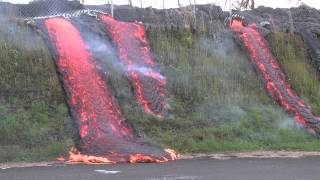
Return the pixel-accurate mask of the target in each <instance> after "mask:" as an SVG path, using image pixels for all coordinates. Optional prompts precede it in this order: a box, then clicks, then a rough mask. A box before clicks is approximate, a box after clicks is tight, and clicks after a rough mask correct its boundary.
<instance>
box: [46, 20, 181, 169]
mask: <svg viewBox="0 0 320 180" xmlns="http://www.w3.org/2000/svg"><path fill="white" fill-rule="evenodd" d="M43 23H44V27H45V31H47V33H48V37H49V41H50V42H51V43H52V44H53V47H54V49H55V51H56V54H57V55H58V56H57V57H56V65H57V69H58V71H59V73H60V78H61V81H62V83H63V87H64V90H65V92H66V94H67V97H68V105H69V108H70V111H71V115H72V118H73V120H74V121H75V122H76V124H77V126H78V129H79V134H80V140H81V142H80V146H78V147H75V148H73V149H72V150H71V151H70V156H69V161H70V162H73V163H107V164H109V163H118V162H131V163H136V162H165V161H168V160H175V159H177V154H176V153H175V152H174V151H173V150H169V149H165V150H161V149H158V148H154V147H150V146H147V145H143V144H141V143H139V138H138V137H137V136H136V135H135V134H134V133H133V131H132V130H131V129H130V128H129V126H128V125H127V124H126V122H125V117H124V115H123V114H122V112H121V110H120V107H119V105H118V104H117V102H116V99H115V97H114V96H113V93H112V91H111V89H110V88H109V87H108V86H107V82H106V80H105V79H103V78H102V77H101V74H100V73H99V69H101V67H99V64H97V63H96V61H95V60H94V58H93V56H92V54H91V53H90V52H89V51H88V50H87V46H86V43H85V42H84V40H83V39H82V37H81V34H80V32H79V31H78V30H77V28H76V27H75V26H74V25H73V24H72V23H71V22H70V21H68V20H66V19H64V18H49V19H45V20H44V22H43ZM125 28H127V27H125ZM140 28H142V27H140ZM139 30H141V29H139ZM142 30H143V29H142ZM130 38H133V41H137V42H139V41H140V40H141V39H138V40H136V39H137V38H138V37H137V36H130ZM143 40H144V41H145V42H144V43H147V42H146V40H145V39H143ZM135 45H136V44H133V46H135ZM139 48H140V49H141V48H143V49H144V48H145V47H139ZM139 48H138V49H139ZM89 49H90V48H89ZM129 50H135V48H133V49H129ZM144 50H147V49H144ZM143 52H145V51H143ZM126 53H128V55H129V54H131V53H132V52H131V51H128V52H126ZM145 53H146V54H145V56H147V57H148V53H147V52H145ZM145 56H144V57H145ZM144 57H140V58H144ZM148 58H149V57H148ZM147 61H150V59H146V62H147ZM150 62H151V61H150ZM154 67H155V64H153V67H150V68H151V69H150V68H149V67H147V68H140V66H139V68H138V66H135V65H130V66H128V71H129V72H130V73H131V75H132V76H133V78H132V79H134V80H135V81H134V87H136V88H138V90H137V91H138V92H137V94H139V95H141V97H139V98H140V99H139V98H138V100H142V99H143V100H145V102H143V103H142V102H141V103H142V104H143V105H145V106H146V107H148V108H149V107H150V113H153V112H154V111H153V109H151V105H150V104H152V102H148V100H150V101H151V100H153V99H152V98H149V99H145V98H144V94H145V92H146V90H145V89H143V87H142V84H143V85H146V86H148V85H149V84H147V82H150V83H151V84H152V85H154V84H156V85H159V87H156V88H160V89H155V90H158V91H156V92H159V93H160V92H161V93H163V94H161V93H160V94H159V96H161V97H162V98H163V99H161V98H160V99H161V100H163V102H165V103H166V100H165V98H166V96H165V94H164V92H163V91H164V89H161V88H165V86H164V85H165V78H164V77H163V76H161V75H160V73H158V72H155V71H154V70H153V69H152V68H154ZM146 75H148V77H145V76H146ZM139 78H144V79H146V81H142V80H141V81H140V79H139ZM142 82H143V83H142ZM152 85H151V86H152ZM149 86H150V85H149ZM152 90H154V89H152ZM161 102H162V101H161ZM161 105H162V104H161ZM160 109H161V111H159V115H160V114H161V113H163V111H164V110H165V108H162V107H160ZM156 112H157V114H158V111H156ZM161 115H162V114H161Z"/></svg>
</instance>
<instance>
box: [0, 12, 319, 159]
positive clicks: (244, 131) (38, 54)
mask: <svg viewBox="0 0 320 180" xmlns="http://www.w3.org/2000/svg"><path fill="white" fill-rule="evenodd" d="M0 24H1V26H0V63H1V66H0V77H1V78H0V102H1V105H0V162H1V161H16V160H32V161H37V160H38V161H39V160H44V159H48V158H53V157H56V156H58V155H60V154H64V153H66V152H67V150H68V148H69V147H70V146H71V145H72V144H73V142H72V140H71V139H72V131H73V129H72V127H71V120H70V117H69V115H68V112H67V107H66V105H65V103H64V94H63V92H62V90H61V88H60V85H59V81H58V78H57V75H56V72H55V68H54V63H53V61H52V59H51V56H50V53H49V51H48V49H47V48H46V45H45V43H44V42H43V41H42V39H41V38H40V37H39V36H38V35H37V34H36V33H35V32H34V30H33V29H30V28H29V27H27V26H26V25H25V24H24V23H20V22H19V21H17V20H14V19H4V18H3V17H1V18H0ZM147 33H148V39H149V41H150V46H151V48H152V50H153V53H154V57H155V60H156V61H157V63H158V64H159V66H160V68H161V70H162V73H163V74H164V75H165V76H166V77H167V82H168V90H169V94H170V96H169V103H170V116H169V117H168V119H166V120H164V121H163V120H159V119H156V118H154V117H151V116H149V115H146V114H145V113H144V112H143V109H142V108H141V107H140V106H139V105H138V104H137V103H136V100H135V97H134V93H133V90H132V88H131V86H130V83H129V82H128V80H127V79H126V78H125V77H124V75H123V74H121V73H119V72H117V71H116V70H110V77H109V81H108V85H109V86H110V87H111V88H112V89H113V92H114V94H115V96H116V98H117V100H118V102H119V103H120V106H121V108H122V110H123V112H124V114H125V115H126V116H127V119H128V123H130V124H131V126H132V127H133V128H134V129H135V131H136V133H138V134H139V135H140V136H141V137H142V141H144V143H149V144H153V145H156V146H161V144H162V145H163V146H170V147H172V148H175V149H177V150H178V151H179V152H182V153H186V152H215V151H245V150H318V149H319V147H320V144H319V142H318V141H317V140H316V139H313V138H312V137H310V136H308V135H307V134H305V132H304V131H303V130H301V129H299V128H298V127H297V125H296V124H294V120H292V119H291V118H290V117H289V116H288V115H287V114H286V113H284V112H282V111H281V108H279V106H278V105H277V104H274V103H273V101H272V100H271V98H269V97H268V96H267V94H266V92H265V90H264V87H263V86H262V83H261V81H260V78H259V76H257V73H256V72H255V71H254V69H253V67H252V65H251V63H250V61H249V60H248V57H247V56H246V54H245V52H244V51H242V50H241V49H240V48H239V47H238V46H237V45H236V44H234V43H233V40H232V38H231V37H232V34H230V32H229V31H227V30H223V29H222V30H221V32H220V34H219V33H218V34H216V36H215V37H212V36H208V34H207V33H206V32H205V30H201V31H191V30H190V29H161V28H152V29H150V30H148V32H147ZM222 35H224V36H222ZM280 35H281V36H279V37H278V36H275V37H273V38H274V39H273V40H272V41H271V42H272V43H271V45H272V47H273V50H274V52H275V55H276V56H277V58H278V59H279V60H280V63H281V65H282V66H283V69H284V70H285V72H286V73H287V75H288V77H289V78H290V82H291V83H292V84H293V87H294V88H295V89H296V90H297V92H298V93H299V94H300V95H301V96H302V97H304V98H306V100H307V101H310V102H311V104H312V106H313V108H314V109H315V112H318V113H319V98H318V97H319V92H318V91H317V90H319V83H318V80H317V78H316V74H315V73H314V71H313V70H312V68H311V66H310V65H309V64H308V62H307V59H306V58H305V56H304V54H301V53H299V52H297V49H300V48H303V47H302V46H300V45H301V44H300V45H299V43H298V42H299V41H297V40H290V39H289V40H288V38H287V35H285V34H280ZM216 37H223V38H220V39H219V38H216ZM302 55H303V56H302ZM302 57H303V58H304V59H303V61H302Z"/></svg>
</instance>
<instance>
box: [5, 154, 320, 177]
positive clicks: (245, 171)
mask: <svg viewBox="0 0 320 180" xmlns="http://www.w3.org/2000/svg"><path fill="white" fill-rule="evenodd" d="M64 179H66V180H320V157H306V158H298V159H283V158H282V159H256V158H247V159H246V158H240V159H229V160H216V159H210V158H197V159H189V160H179V161H174V162H169V163H160V164H116V165H62V164H57V165H52V166H50V167H29V168H9V169H0V180H64Z"/></svg>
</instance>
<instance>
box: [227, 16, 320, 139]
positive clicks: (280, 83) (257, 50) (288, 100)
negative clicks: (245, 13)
mask: <svg viewBox="0 0 320 180" xmlns="http://www.w3.org/2000/svg"><path fill="white" fill-rule="evenodd" d="M230 28H231V29H232V30H233V31H234V32H235V33H236V34H237V36H238V37H239V38H240V39H241V40H242V41H243V44H244V46H245V47H246V49H247V51H248V52H249V54H250V57H251V61H252V63H253V64H254V65H255V66H256V68H257V69H258V70H259V72H260V73H261V75H262V77H263V79H264V82H265V86H266V89H267V91H268V93H269V94H270V96H272V97H273V98H274V99H275V100H277V101H279V103H280V104H281V105H282V106H283V107H284V108H285V109H286V110H287V111H289V112H292V113H293V114H294V117H295V119H296V120H297V121H298V122H299V123H300V124H302V125H304V126H306V127H307V128H308V129H309V130H310V131H311V133H313V134H316V135H320V123H319V121H320V119H319V118H318V117H315V116H314V115H313V114H312V111H311V109H310V107H309V106H307V105H306V104H304V103H303V102H302V101H301V100H300V98H299V97H298V95H297V94H296V93H294V92H293V90H292V89H291V86H290V84H288V83H287V82H286V77H285V75H284V73H283V72H282V71H281V69H280V65H279V64H278V62H277V60H276V59H275V58H274V57H273V56H272V54H271V52H270V51H269V48H268V47H267V45H266V42H265V40H264V38H263V36H262V35H261V34H260V33H259V32H258V31H257V30H256V27H255V25H254V24H251V25H249V26H248V27H245V26H244V25H243V22H242V21H240V20H234V21H233V22H232V23H231V25H230Z"/></svg>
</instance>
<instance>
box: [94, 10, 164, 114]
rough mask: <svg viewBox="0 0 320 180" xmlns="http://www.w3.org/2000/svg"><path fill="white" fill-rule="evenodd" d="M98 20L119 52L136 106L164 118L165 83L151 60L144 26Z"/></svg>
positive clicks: (109, 18) (104, 19)
mask: <svg viewBox="0 0 320 180" xmlns="http://www.w3.org/2000/svg"><path fill="white" fill-rule="evenodd" d="M100 18H101V20H102V22H104V23H105V24H106V27H107V32H108V33H109V35H110V36H111V38H112V39H113V42H114V43H115V45H116V46H117V48H118V54H119V56H120V59H121V61H122V62H123V64H124V65H125V68H126V72H127V74H128V77H129V79H130V81H131V83H132V84H133V87H134V89H135V93H136V97H137V100H138V102H139V104H141V105H142V106H143V108H144V109H145V111H146V112H147V113H149V114H151V115H154V116H158V117H164V116H166V114H167V110H168V102H167V101H168V100H167V96H168V95H167V91H166V80H165V78H164V77H163V76H162V75H161V74H160V72H159V70H158V67H157V65H156V64H155V62H154V60H153V59H152V57H151V53H150V47H149V46H148V41H147V39H146V35H145V31H144V28H143V26H142V25H140V24H138V23H126V22H120V21H117V20H115V19H113V18H111V17H109V16H106V15H100Z"/></svg>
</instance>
